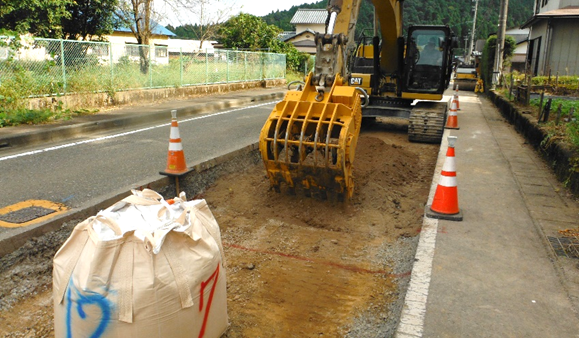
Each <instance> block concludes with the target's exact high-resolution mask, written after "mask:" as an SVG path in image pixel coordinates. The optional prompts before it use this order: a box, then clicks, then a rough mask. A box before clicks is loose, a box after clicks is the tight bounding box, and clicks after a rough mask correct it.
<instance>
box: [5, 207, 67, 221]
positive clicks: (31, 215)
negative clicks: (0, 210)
mask: <svg viewBox="0 0 579 338" xmlns="http://www.w3.org/2000/svg"><path fill="white" fill-rule="evenodd" d="M53 212H56V210H53V209H48V208H43V207H36V206H31V207H28V208H23V209H19V210H16V211H12V212H9V213H7V214H3V215H0V221H4V222H8V223H14V224H21V223H26V222H30V221H32V220H33V219H37V218H40V217H43V216H46V215H50V214H52V213H53Z"/></svg>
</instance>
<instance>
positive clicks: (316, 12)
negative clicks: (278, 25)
mask: <svg viewBox="0 0 579 338" xmlns="http://www.w3.org/2000/svg"><path fill="white" fill-rule="evenodd" d="M327 18H328V11H327V10H326V9H306V8H300V9H298V10H297V12H296V14H294V17H293V18H292V19H291V21H290V23H291V24H292V25H297V24H325V23H326V19H327Z"/></svg>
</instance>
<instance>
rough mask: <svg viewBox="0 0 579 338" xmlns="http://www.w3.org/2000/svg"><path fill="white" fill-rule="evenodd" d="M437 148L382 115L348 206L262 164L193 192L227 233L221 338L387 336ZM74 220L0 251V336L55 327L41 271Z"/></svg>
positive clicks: (363, 147)
mask: <svg viewBox="0 0 579 338" xmlns="http://www.w3.org/2000/svg"><path fill="white" fill-rule="evenodd" d="M402 128H403V127H402ZM437 152H438V146H436V145H427V144H417V143H409V142H408V141H407V134H406V132H404V131H400V130H395V129H394V130H393V129H392V128H391V126H390V125H388V124H386V123H381V124H377V125H374V126H373V127H370V128H367V129H366V130H364V131H363V132H362V134H361V136H360V140H359V142H358V148H357V153H356V161H355V168H354V173H355V184H356V188H355V189H356V190H355V196H354V197H353V199H352V200H351V201H350V202H349V203H346V204H340V203H337V202H329V201H321V200H317V199H313V198H307V197H304V196H300V195H288V194H284V193H281V194H279V193H276V192H274V191H272V190H270V189H269V182H268V181H267V178H266V176H265V170H264V168H263V166H262V165H261V163H260V164H257V165H255V166H251V167H248V168H240V170H239V171H238V172H237V173H234V174H229V175H225V176H222V177H220V178H219V179H218V180H217V181H216V182H215V184H213V185H212V186H211V187H209V188H208V189H207V190H206V191H204V192H203V194H202V195H201V197H203V198H205V199H206V200H207V201H208V203H209V205H210V207H211V210H212V211H213V213H214V215H215V217H216V219H217V221H218V222H219V225H220V227H221V231H222V238H223V241H224V247H225V257H226V260H227V261H226V264H227V265H226V269H227V283H228V289H227V292H228V294H227V297H228V313H229V317H230V323H231V326H230V328H229V330H228V331H227V332H226V334H225V337H229V338H234V337H235V338H236V337H322V336H325V337H336V336H342V337H343V336H346V337H387V336H390V335H391V334H392V333H393V330H394V328H395V326H396V324H397V320H398V319H397V318H398V316H399V312H400V307H401V303H402V300H403V297H404V289H405V285H406V283H407V282H408V280H409V276H410V269H411V266H412V261H413V257H414V250H415V244H416V238H417V237H416V236H417V235H418V233H419V230H420V227H421V224H422V215H423V211H424V204H425V202H426V200H427V198H428V191H429V188H430V182H431V178H432V174H433V170H434V166H435V162H436V156H437ZM76 223H77V222H70V224H65V225H64V227H63V228H62V229H61V230H59V231H57V232H54V233H52V234H49V235H47V236H45V237H46V239H43V238H39V239H35V242H34V243H29V244H27V246H28V250H27V249H26V247H25V248H24V249H23V250H19V251H18V252H17V253H14V254H12V255H9V256H6V257H3V258H2V263H3V266H4V268H0V337H52V336H53V335H54V333H53V325H52V301H51V288H50V281H51V275H50V273H51V271H50V268H49V267H50V266H51V264H52V262H51V259H52V256H53V255H54V252H55V251H56V250H57V249H58V247H59V246H60V245H61V244H62V242H63V241H64V240H65V239H66V237H67V236H68V234H69V233H70V230H71V228H72V227H73V226H74V225H75V224H76ZM44 241H45V242H46V243H45V242H44ZM33 248H37V249H33ZM38 248H41V249H38Z"/></svg>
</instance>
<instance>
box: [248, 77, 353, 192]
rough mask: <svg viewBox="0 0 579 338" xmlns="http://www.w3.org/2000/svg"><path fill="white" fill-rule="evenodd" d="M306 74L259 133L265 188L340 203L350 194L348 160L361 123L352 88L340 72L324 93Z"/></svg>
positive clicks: (350, 162) (351, 155)
mask: <svg viewBox="0 0 579 338" xmlns="http://www.w3.org/2000/svg"><path fill="white" fill-rule="evenodd" d="M311 80H312V74H311V73H310V75H309V76H308V78H307V80H306V86H305V87H304V88H303V90H302V91H289V92H288V93H287V94H286V97H285V98H284V100H283V101H281V102H279V103H278V104H276V106H275V108H274V109H273V111H272V113H271V114H270V116H269V118H268V119H267V121H266V123H265V125H264V126H263V128H262V130H261V134H260V141H259V149H260V152H261V156H262V159H263V163H264V165H265V169H266V171H267V176H268V178H269V181H270V184H271V187H272V188H273V189H274V190H276V191H278V192H280V191H281V186H282V185H285V186H286V187H287V188H288V190H289V192H290V193H295V192H296V190H302V191H303V192H304V194H305V195H306V196H314V197H319V198H321V199H326V198H329V199H334V197H331V196H335V199H336V200H338V201H342V200H345V199H349V198H350V197H352V194H353V192H354V179H353V174H352V170H353V162H354V154H355V150H356V144H357V142H358V135H359V132H360V125H361V121H362V109H361V99H360V95H359V94H358V92H357V90H356V88H353V87H348V86H344V85H343V79H342V77H341V76H340V75H337V76H336V80H335V81H334V85H333V86H332V88H331V91H330V92H328V93H322V95H323V97H322V98H321V100H320V92H318V91H316V89H315V86H313V85H311Z"/></svg>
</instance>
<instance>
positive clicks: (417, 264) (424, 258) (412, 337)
mask: <svg viewBox="0 0 579 338" xmlns="http://www.w3.org/2000/svg"><path fill="white" fill-rule="evenodd" d="M449 134H450V132H449V129H446V130H445V131H444V135H443V136H442V143H441V145H440V151H439V152H438V160H437V163H436V169H435V171H434V176H433V178H432V184H431V186H430V194H429V196H428V203H427V205H430V204H432V200H433V198H434V193H435V192H436V188H437V186H438V179H439V177H440V172H441V169H442V166H443V164H444V160H445V158H446V150H447V148H448V135H449ZM437 232H438V220H436V219H433V218H428V217H426V216H424V220H423V222H422V230H421V231H420V239H419V240H418V247H417V248H416V256H415V260H414V265H413V267H412V274H411V275H410V283H409V285H408V290H407V291H406V297H405V298H404V307H403V308H402V315H401V316H400V323H399V324H398V327H397V328H396V334H395V337H396V338H420V337H422V334H423V331H424V317H425V315H426V302H427V300H428V289H429V287H430V279H431V277H432V261H433V260H434V248H435V247H436V233H437Z"/></svg>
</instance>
